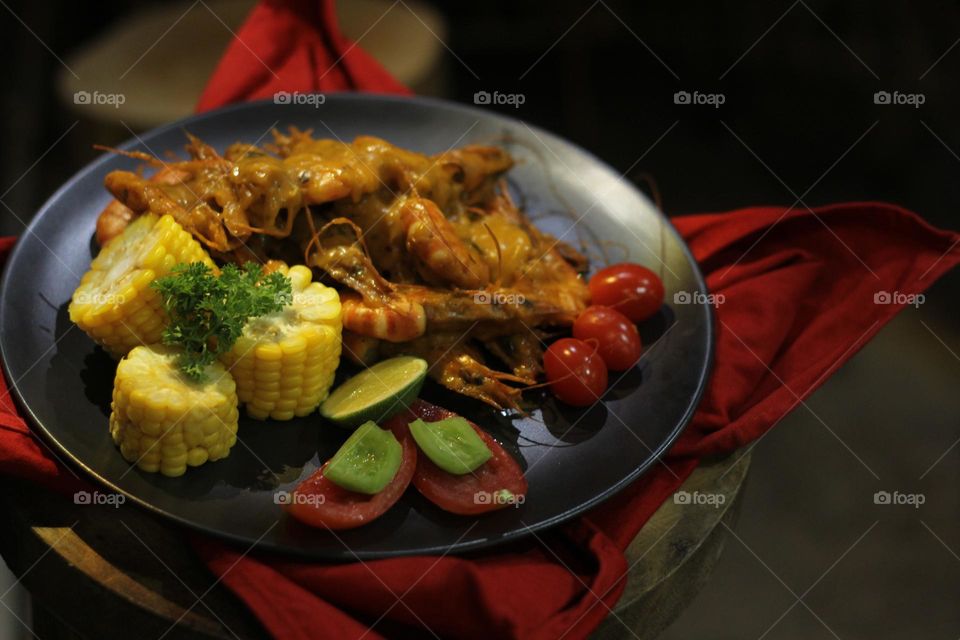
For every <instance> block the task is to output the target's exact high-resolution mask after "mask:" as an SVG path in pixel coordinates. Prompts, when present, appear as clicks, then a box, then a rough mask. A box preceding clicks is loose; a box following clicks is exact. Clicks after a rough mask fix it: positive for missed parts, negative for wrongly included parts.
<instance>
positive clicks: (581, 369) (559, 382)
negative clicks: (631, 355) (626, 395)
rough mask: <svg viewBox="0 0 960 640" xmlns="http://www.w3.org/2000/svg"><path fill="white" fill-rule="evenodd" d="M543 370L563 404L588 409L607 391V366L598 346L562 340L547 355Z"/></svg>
mask: <svg viewBox="0 0 960 640" xmlns="http://www.w3.org/2000/svg"><path fill="white" fill-rule="evenodd" d="M543 369H544V372H545V373H546V374H547V382H549V383H550V388H551V389H552V390H553V393H554V395H556V396H557V398H559V399H560V401H561V402H565V403H566V404H569V405H573V406H575V407H586V406H589V405H591V404H593V403H594V402H596V401H597V400H599V399H600V396H602V395H603V392H604V391H606V389H607V365H605V364H604V363H603V358H601V357H600V355H599V354H598V353H597V350H596V348H595V347H594V346H592V345H589V344H587V343H586V342H584V341H583V340H577V339H576V338H561V339H560V340H557V341H556V342H554V343H553V344H551V345H550V347H549V348H548V349H547V352H546V353H545V354H543Z"/></svg>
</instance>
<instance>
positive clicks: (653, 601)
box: [0, 454, 749, 640]
mask: <svg viewBox="0 0 960 640" xmlns="http://www.w3.org/2000/svg"><path fill="white" fill-rule="evenodd" d="M748 467H749V456H743V457H738V454H735V455H733V456H730V457H728V458H725V459H722V460H715V461H711V462H708V463H705V464H702V465H701V466H700V468H698V469H697V471H695V472H694V473H693V475H692V476H691V477H690V478H689V479H688V480H687V482H686V483H685V484H684V486H683V488H682V491H685V492H686V493H687V494H688V495H691V496H692V495H694V493H695V492H696V493H697V494H698V495H701V496H714V497H713V498H710V502H712V503H714V504H678V503H677V501H675V500H668V501H667V502H666V503H665V504H664V505H662V506H661V508H660V509H659V510H658V511H657V512H656V514H655V515H654V516H653V518H651V520H650V522H649V523H647V526H646V527H644V529H643V530H642V531H641V532H640V533H639V534H638V535H637V537H636V539H635V540H634V541H633V543H632V544H631V545H630V547H629V548H628V549H627V560H628V563H629V564H630V574H629V578H628V583H627V589H626V592H625V594H624V596H623V598H621V600H620V602H619V603H618V604H617V606H616V607H615V609H614V612H613V614H611V615H609V616H608V618H607V620H606V621H605V622H604V624H603V625H602V626H601V627H600V629H598V631H597V632H596V634H595V637H596V638H598V639H604V640H605V639H607V638H623V637H638V638H642V639H644V640H646V639H647V638H655V637H656V636H657V635H658V634H659V633H660V632H661V631H662V630H663V629H665V628H666V627H667V626H668V625H669V624H670V623H671V622H672V621H673V620H674V619H675V618H676V617H677V616H678V615H679V614H680V612H681V611H682V610H683V609H684V607H685V606H686V605H687V604H688V603H689V602H690V600H691V599H692V598H693V596H694V595H695V594H696V593H697V592H698V591H699V589H700V587H701V586H702V585H703V584H704V583H705V582H706V580H707V578H708V577H709V575H710V572H711V571H712V569H713V567H714V565H715V564H716V562H717V560H718V559H719V557H720V553H721V552H722V550H723V542H724V538H725V534H726V527H728V526H729V527H732V526H733V521H734V519H735V517H736V512H737V505H738V503H739V500H738V498H739V495H740V491H741V488H742V486H743V482H744V480H745V478H746V475H747V470H748ZM717 496H722V498H719V497H717ZM702 500H703V499H701V501H702ZM694 501H695V499H692V500H691V502H694ZM717 502H722V504H719V505H718V504H715V503H717ZM0 504H2V506H3V508H4V513H5V514H6V518H5V519H4V523H3V525H2V526H0V553H2V555H3V558H4V560H5V561H6V563H7V565H8V566H9V567H10V569H11V571H13V573H14V574H15V575H16V576H17V577H18V578H20V579H21V581H22V584H23V585H24V586H25V587H26V588H27V589H28V590H29V591H30V592H31V594H32V601H33V611H34V628H35V631H36V633H37V634H38V637H41V638H43V640H56V639H58V638H91V639H97V640H100V639H109V638H124V639H125V640H126V639H128V638H130V637H137V638H159V637H161V636H162V637H164V638H244V639H246V638H264V637H267V636H266V633H265V632H264V630H263V628H262V627H261V626H260V624H259V623H258V622H257V620H256V619H255V618H254V617H253V616H252V615H251V614H250V613H249V611H247V609H246V608H245V607H244V606H243V604H242V603H241V602H240V601H239V600H238V599H237V598H236V597H235V596H233V594H232V593H230V592H229V591H228V590H227V589H226V588H225V587H224V586H222V585H220V584H217V583H216V580H215V578H214V577H213V576H212V575H211V574H210V573H209V572H208V571H207V569H206V568H205V567H204V566H203V564H202V563H201V562H200V561H199V560H198V559H197V558H196V557H195V556H194V554H193V553H192V551H191V550H190V547H189V545H188V544H187V542H186V541H185V540H184V534H183V532H182V530H180V529H179V528H177V527H176V526H174V525H172V524H169V523H167V522H165V521H163V520H161V519H159V518H157V517H155V516H153V515H151V514H149V513H147V512H146V511H144V510H141V509H139V508H136V507H133V506H129V505H124V506H121V507H119V508H115V507H111V506H90V505H77V504H74V503H73V501H72V500H70V499H69V498H65V497H62V496H59V495H56V494H53V493H50V492H48V491H45V490H43V489H40V488H37V487H36V486H33V485H30V484H28V483H24V482H20V481H13V480H8V481H6V482H5V483H4V485H3V488H2V489H0ZM599 606H602V605H599ZM628 629H629V630H628Z"/></svg>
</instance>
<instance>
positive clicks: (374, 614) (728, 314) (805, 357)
mask: <svg viewBox="0 0 960 640" xmlns="http://www.w3.org/2000/svg"><path fill="white" fill-rule="evenodd" d="M237 36H238V37H237V39H236V40H235V41H234V43H233V44H232V45H231V46H230V48H229V49H228V50H227V52H226V54H225V55H224V58H223V60H222V61H221V63H220V65H219V67H218V69H217V72H216V73H215V75H214V77H213V78H212V79H211V81H210V84H209V85H208V87H207V90H206V91H205V92H204V94H203V97H202V98H201V100H200V103H199V107H198V108H200V109H201V110H202V109H207V108H213V107H216V106H220V105H223V104H227V103H230V102H233V101H237V100H245V99H255V98H261V97H268V96H270V95H271V94H273V93H274V92H276V91H321V92H328V91H338V90H359V91H373V92H394V93H405V92H406V89H404V88H403V87H402V86H400V85H399V84H398V83H397V82H396V81H395V80H393V79H392V78H390V76H389V75H388V74H387V73H386V72H385V71H384V70H383V69H382V68H380V67H379V65H377V64H376V62H374V61H373V60H372V59H371V58H370V57H369V56H368V55H366V54H365V53H364V52H363V51H362V50H360V48H359V47H357V46H355V45H354V44H353V43H350V42H349V41H348V40H346V39H345V38H344V37H343V36H342V35H341V34H340V32H339V28H338V27H337V23H336V20H335V15H334V9H333V2H332V0H323V1H321V2H309V1H307V0H287V1H282V0H266V1H263V2H261V3H260V4H259V5H257V7H256V8H255V9H254V10H253V12H252V13H251V15H250V17H249V19H248V20H247V22H246V24H245V25H244V26H243V27H242V28H241V29H240V31H239V33H238V34H237ZM673 224H674V225H675V226H676V228H677V229H678V230H679V232H680V233H681V235H682V236H683V237H684V238H685V240H686V241H687V243H688V244H689V246H690V248H691V250H692V252H693V255H694V256H695V258H696V259H697V261H698V263H699V264H700V265H701V268H702V269H703V271H704V274H705V276H706V279H707V283H708V285H709V288H710V290H711V292H712V293H713V294H714V295H715V296H716V302H717V305H716V310H715V313H716V321H717V322H716V324H717V327H716V338H717V340H716V353H715V364H714V371H713V374H712V376H711V379H710V382H709V386H708V388H707V391H706V393H705V396H704V398H703V401H702V402H701V405H700V406H699V408H698V410H697V412H696V414H695V416H694V418H693V421H692V423H691V424H690V425H689V427H688V428H687V429H686V430H685V431H684V433H683V434H682V435H681V437H680V438H679V440H678V441H677V443H676V444H675V446H674V447H673V448H672V450H671V451H670V453H669V454H668V455H667V456H666V458H665V460H664V461H663V463H662V464H659V465H655V466H654V467H653V468H652V469H651V471H650V472H649V473H647V474H646V475H644V476H643V477H642V478H640V479H639V480H638V481H636V482H635V483H634V484H633V485H631V486H630V487H628V488H627V489H625V490H624V491H623V492H621V493H620V494H618V495H617V496H615V497H613V498H612V499H610V500H609V501H607V502H606V503H604V504H603V505H601V506H600V507H598V508H596V509H594V510H593V511H591V512H590V513H588V514H587V515H585V516H583V517H580V518H578V519H576V520H574V521H572V522H570V523H567V524H565V525H561V526H559V527H556V528H554V529H551V530H549V531H547V532H544V533H542V534H538V535H537V536H536V537H530V538H528V539H526V540H523V541H519V542H515V543H512V544H510V545H508V546H505V547H502V548H497V549H494V550H491V551H486V552H482V553H473V554H470V555H467V556H463V557H452V556H444V557H405V558H394V559H387V560H379V561H371V562H364V563H360V562H358V563H352V564H338V565H328V564H318V563H304V562H298V561H293V560H290V559H288V558H283V557H279V556H274V555H270V554H265V553H260V552H257V551H254V552H252V553H250V554H245V553H244V550H243V549H239V548H237V547H234V546H231V545H229V544H226V543H223V542H221V541H219V540H215V539H212V538H207V537H203V536H200V535H198V534H190V536H189V537H190V540H191V542H192V544H193V546H194V548H195V549H196V551H197V552H198V554H199V555H200V557H201V558H202V559H203V560H204V561H205V562H206V563H207V565H208V566H209V568H210V569H211V571H212V572H213V573H214V574H216V575H217V576H218V577H220V578H222V581H223V583H224V584H225V585H226V586H227V587H228V588H230V589H231V590H232V591H233V592H234V593H236V595H237V596H239V597H240V598H241V599H242V600H243V601H244V602H245V603H246V604H247V606H249V607H250V609H251V610H252V611H253V613H254V614H255V615H256V616H257V617H258V618H259V619H260V621H261V622H262V623H263V624H264V626H265V627H266V628H267V629H268V630H269V631H270V632H271V634H273V635H274V636H276V637H278V638H316V637H337V638H340V637H343V638H350V637H353V638H359V637H365V638H371V639H372V638H379V637H422V636H424V635H429V634H430V633H431V632H432V633H433V634H435V635H438V636H441V637H445V638H446V637H451V638H481V637H482V638H488V637H498V638H533V639H540V638H543V639H547V638H550V639H555V638H560V637H564V638H581V637H585V636H586V635H587V634H589V632H590V631H592V630H593V629H595V628H596V627H597V625H599V623H600V622H601V621H602V620H603V618H604V617H605V616H606V615H608V613H609V611H610V610H611V609H612V608H613V607H614V606H615V604H616V602H617V599H618V598H619V597H620V595H621V594H622V591H623V588H624V584H625V575H626V571H627V565H626V561H625V557H624V553H623V551H624V549H625V548H626V546H627V545H628V544H629V543H630V541H631V540H632V539H633V538H634V536H635V535H636V534H637V532H638V531H639V530H640V528H641V527H642V526H643V524H644V523H645V522H646V521H647V520H648V519H649V518H650V516H651V515H652V514H653V513H654V511H656V509H657V508H658V507H659V506H660V504H662V503H663V501H664V500H666V499H667V498H669V496H670V495H671V494H672V493H673V492H674V491H676V490H677V488H678V487H679V486H680V485H681V484H682V482H683V480H684V479H686V477H687V476H689V474H690V473H692V472H693V470H694V469H695V468H696V466H697V464H698V462H699V460H700V459H701V458H702V457H704V456H708V455H720V454H724V453H731V452H733V451H735V450H736V449H738V448H740V447H743V446H745V445H748V444H749V443H751V442H754V441H755V440H756V439H757V438H759V437H760V436H762V435H763V434H764V433H766V432H767V431H768V430H769V429H770V428H771V427H772V426H774V425H775V424H776V423H777V422H778V421H779V420H780V419H781V418H782V417H783V416H784V415H786V414H787V413H788V412H789V411H791V410H792V409H794V408H795V407H796V406H797V405H798V404H799V403H800V402H801V401H802V400H803V399H804V398H805V397H807V396H808V395H809V394H810V393H811V392H812V391H813V390H814V389H816V388H817V387H818V386H819V385H820V384H822V383H823V382H824V380H826V379H827V378H828V377H829V375H830V374H831V373H832V372H834V371H835V370H836V369H837V368H838V367H840V366H841V365H842V364H843V363H844V362H846V361H847V360H848V359H849V358H850V357H851V356H852V355H853V354H854V353H856V351H857V350H858V349H859V348H861V347H862V346H863V345H864V344H866V342H867V341H868V340H869V339H870V338H871V337H872V336H873V335H874V334H875V333H876V332H877V331H879V330H880V328H881V327H882V326H883V325H884V324H885V323H886V322H887V321H888V320H890V318H892V317H893V315H894V314H895V313H897V312H898V311H899V310H900V309H901V308H902V306H903V305H902V303H900V304H898V303H896V302H897V301H902V300H903V297H898V296H893V295H891V296H888V297H889V298H890V299H892V300H893V301H894V302H895V303H894V304H886V303H884V302H885V301H886V300H887V297H884V296H883V295H881V296H879V297H875V296H877V294H894V293H901V294H911V293H919V292H921V291H923V290H924V289H926V288H927V287H928V286H929V285H930V284H932V283H933V282H934V281H935V280H936V279H937V278H938V277H940V276H941V275H942V274H943V273H945V272H946V271H947V270H949V269H950V268H952V267H953V266H955V265H956V264H957V262H960V250H958V249H957V248H956V244H957V242H958V241H960V235H957V234H955V233H951V232H946V231H940V230H937V229H934V228H932V227H931V226H929V225H928V224H926V223H925V222H923V221H922V220H921V219H920V218H919V217H918V216H916V215H915V214H913V213H911V212H909V211H906V210H904V209H901V208H899V207H896V206H892V205H887V204H880V203H850V204H841V205H833V206H828V207H823V208H819V209H816V210H814V212H813V213H810V212H807V211H792V210H788V209H785V208H782V207H758V208H750V209H742V210H739V211H735V212H730V213H715V214H705V215H695V216H684V217H679V218H674V219H673ZM12 244H13V239H10V238H7V239H2V240H0V259H5V258H6V255H7V253H8V252H9V250H10V248H11V246H12ZM668 302H670V301H668ZM0 473H3V474H6V475H8V476H18V477H22V478H27V479H30V480H32V481H36V482H39V483H43V484H45V485H46V486H49V487H51V488H53V489H55V490H60V491H71V490H75V488H77V487H79V486H80V483H81V481H79V480H77V479H75V478H74V477H73V475H72V474H71V473H70V472H69V471H67V470H66V469H65V468H64V467H63V466H61V465H60V464H59V463H58V462H57V461H56V460H55V459H54V457H53V456H52V454H51V452H50V450H49V448H48V447H46V445H45V444H43V443H42V442H40V441H39V440H38V436H37V435H36V434H35V433H34V432H33V431H32V430H31V429H30V428H29V427H28V425H27V424H26V422H25V421H24V420H23V419H22V418H21V417H20V416H19V414H18V412H17V408H16V406H15V405H14V403H13V402H12V400H11V398H10V395H9V393H8V391H7V389H6V386H5V383H4V385H3V386H2V388H0Z"/></svg>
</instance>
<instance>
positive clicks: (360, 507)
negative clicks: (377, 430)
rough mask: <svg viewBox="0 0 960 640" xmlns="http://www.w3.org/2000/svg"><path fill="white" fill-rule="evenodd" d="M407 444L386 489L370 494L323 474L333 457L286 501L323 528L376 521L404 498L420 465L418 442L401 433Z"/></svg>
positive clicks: (294, 512) (298, 515)
mask: <svg viewBox="0 0 960 640" xmlns="http://www.w3.org/2000/svg"><path fill="white" fill-rule="evenodd" d="M394 435H395V436H396V437H397V440H399V441H400V444H401V446H402V447H403V459H402V461H401V462H400V469H399V470H397V475H395V476H394V477H393V480H391V481H390V484H388V485H387V486H386V487H385V488H384V489H383V491H381V492H380V493H378V494H376V495H373V496H370V495H367V494H364V493H357V492H355V491H350V490H349V489H344V488H343V487H340V486H338V485H336V484H334V483H333V482H331V481H330V479H329V478H326V477H325V476H324V475H323V470H324V469H325V468H326V467H327V464H329V461H328V462H327V463H326V464H324V465H323V466H322V467H320V468H319V469H318V470H317V471H315V472H314V474H313V475H311V476H310V477H309V478H307V479H306V480H304V481H303V482H301V483H300V486H298V487H297V488H296V489H295V490H294V492H293V494H292V495H291V498H290V502H289V503H288V504H286V505H284V508H285V509H286V510H287V512H288V513H289V514H290V515H292V516H293V517H294V518H296V519H297V520H299V521H300V522H303V523H304V524H308V525H310V526H311V527H318V528H321V529H352V528H354V527H359V526H360V525H363V524H367V523H368V522H372V521H374V520H376V519H377V518H379V517H380V516H382V515H383V514H384V513H386V512H387V510H388V509H390V507H392V506H393V505H394V503H396V501H397V500H399V499H400V496H401V495H403V492H404V491H405V490H406V489H407V486H408V485H409V484H410V480H411V479H412V478H413V472H414V470H415V469H416V467H417V445H416V443H414V441H413V436H411V435H410V433H409V432H406V433H404V432H401V433H397V432H396V431H394Z"/></svg>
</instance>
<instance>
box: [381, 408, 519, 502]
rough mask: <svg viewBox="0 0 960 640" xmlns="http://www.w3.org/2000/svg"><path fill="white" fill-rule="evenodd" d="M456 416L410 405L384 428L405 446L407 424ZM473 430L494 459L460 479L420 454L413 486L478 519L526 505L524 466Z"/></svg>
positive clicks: (479, 429)
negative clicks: (414, 421) (494, 512)
mask: <svg viewBox="0 0 960 640" xmlns="http://www.w3.org/2000/svg"><path fill="white" fill-rule="evenodd" d="M456 415H457V414H455V413H453V412H452V411H447V410H446V409H444V408H442V407H437V406H435V405H432V404H430V403H429V402H424V401H423V400H417V401H416V402H414V403H413V404H411V405H410V411H405V412H403V413H401V414H400V415H398V416H395V417H394V418H391V419H390V420H389V421H387V423H386V424H385V425H384V427H385V428H387V429H391V430H393V434H394V435H395V436H396V437H397V439H398V440H400V441H401V442H407V441H408V440H410V439H411V436H410V431H409V429H408V427H407V424H408V423H410V422H411V421H413V420H415V419H416V418H420V419H422V420H423V421H424V422H436V421H438V420H443V419H445V418H451V417H454V416H456ZM468 422H469V421H468ZM470 426H471V427H473V429H474V430H475V431H476V432H477V435H479V436H480V438H481V439H482V440H483V442H484V444H486V445H487V447H488V448H489V449H490V452H491V453H492V454H493V455H492V456H491V458H490V459H489V460H487V461H486V462H484V463H483V464H482V465H480V466H479V467H477V468H476V469H475V470H474V471H472V472H470V473H467V474H464V475H462V476H460V475H454V474H452V473H448V472H446V471H444V470H443V469H441V468H440V467H438V466H437V465H435V464H434V463H433V462H432V461H431V460H430V458H428V457H427V456H426V454H424V453H423V452H422V451H418V459H417V469H416V472H415V473H414V474H413V486H415V487H416V488H417V490H418V491H419V492H420V493H422V494H423V496H424V497H425V498H426V499H427V500H429V501H430V502H432V503H434V504H435V505H437V506H438V507H440V508H441V509H443V510H444V511H449V512H450V513H456V514H460V515H476V514H480V513H486V512H487V511H493V510H495V509H502V508H503V507H507V506H510V505H513V504H520V503H522V502H523V499H524V496H526V493H527V480H526V478H524V477H523V470H522V469H521V468H520V465H519V464H517V461H516V460H514V459H513V456H511V455H510V454H509V453H507V451H506V449H504V448H503V447H501V446H500V444H499V443H498V442H497V441H496V440H494V439H493V438H492V437H490V435H489V434H487V432H486V431H484V430H483V429H481V428H480V427H478V426H477V425H475V424H474V423H472V422H470Z"/></svg>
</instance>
